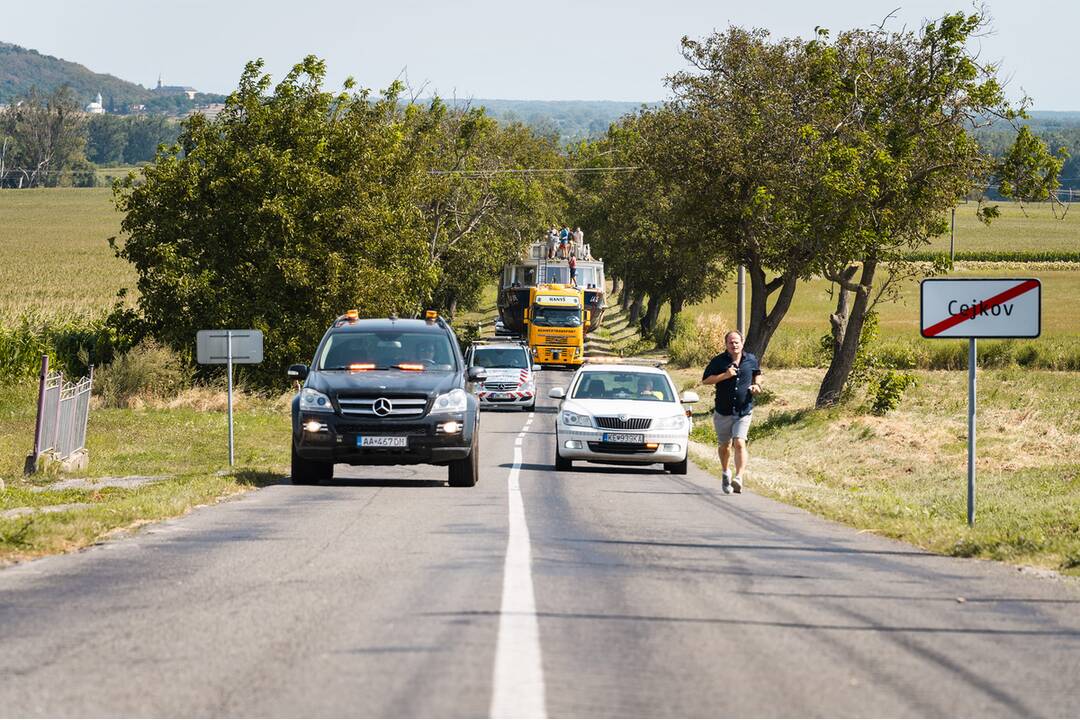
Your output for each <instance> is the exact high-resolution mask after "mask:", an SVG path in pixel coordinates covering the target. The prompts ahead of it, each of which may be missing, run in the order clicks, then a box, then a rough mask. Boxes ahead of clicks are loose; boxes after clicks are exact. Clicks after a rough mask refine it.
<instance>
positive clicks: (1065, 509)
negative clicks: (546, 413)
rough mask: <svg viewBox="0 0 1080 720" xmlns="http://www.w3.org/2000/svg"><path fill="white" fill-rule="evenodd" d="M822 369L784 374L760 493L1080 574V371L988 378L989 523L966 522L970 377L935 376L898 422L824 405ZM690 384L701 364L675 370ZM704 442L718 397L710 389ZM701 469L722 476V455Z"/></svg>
mask: <svg viewBox="0 0 1080 720" xmlns="http://www.w3.org/2000/svg"><path fill="white" fill-rule="evenodd" d="M823 372H824V371H822V370H814V369H808V370H774V371H771V372H768V374H767V375H766V379H767V387H768V388H769V389H770V391H771V393H772V397H771V398H769V400H768V402H767V403H765V404H764V405H762V406H761V407H759V408H758V409H757V410H756V411H755V418H754V428H752V430H751V444H750V448H751V464H750V471H749V473H748V480H749V488H750V490H752V491H754V492H759V493H762V494H764V495H768V496H770V497H774V498H776V499H778V500H781V501H784V502H787V503H790V504H793V505H797V506H800V507H803V508H806V509H808V510H810V511H812V512H816V513H819V514H821V515H823V516H826V517H829V518H831V519H834V520H838V521H841V522H845V523H848V524H850V525H852V526H854V527H857V528H859V529H863V530H868V531H873V532H877V533H880V534H883V535H887V536H890V537H895V538H898V539H902V540H906V541H908V542H911V543H913V544H915V545H919V546H921V547H924V548H926V549H928V550H932V551H935V552H941V553H946V554H954V555H964V556H978V557H986V558H991V559H997V560H1006V561H1010V562H1016V563H1025V564H1031V565H1036V566H1039V567H1044V568H1049V569H1055V570H1059V571H1064V572H1067V573H1072V574H1080V512H1077V510H1076V508H1077V507H1080V460H1078V458H1080V408H1077V407H1076V405H1075V403H1073V402H1071V398H1076V397H1080V373H1061V372H1048V371H1019V370H995V371H986V372H984V371H980V372H979V377H978V383H979V385H978V393H979V411H978V415H977V425H976V431H977V441H978V443H977V460H978V463H977V492H976V497H977V503H976V506H977V511H976V525H975V527H974V528H973V529H969V528H968V527H967V524H966V511H965V505H966V487H967V485H966V473H967V373H966V371H952V372H949V371H936V372H931V371H921V372H918V373H917V374H918V376H919V385H918V386H917V387H916V388H915V389H913V390H911V391H909V393H908V396H907V397H906V398H905V400H904V402H903V404H902V405H901V407H900V409H899V410H897V411H895V412H893V413H890V414H889V415H886V416H884V417H879V416H875V415H872V414H870V413H869V411H868V408H867V407H866V405H865V404H864V403H863V402H862V401H860V400H858V399H856V400H855V401H853V402H852V403H850V404H849V405H846V406H844V407H842V408H839V409H832V410H825V411H821V410H814V409H813V401H814V398H815V396H816V392H817V385H818V383H819V382H820V380H821V377H822V375H823ZM675 375H676V377H678V378H679V380H680V382H681V384H682V385H683V386H684V387H693V386H694V385H695V384H697V383H698V381H699V378H700V370H698V369H686V370H679V371H676V372H675ZM697 389H698V391H699V394H700V395H701V397H702V402H701V403H700V405H699V407H697V408H695V436H696V437H697V438H698V439H700V440H711V435H712V428H711V425H710V422H709V414H710V413H711V410H712V397H713V393H712V391H711V390H710V389H708V388H706V387H705V386H700V387H698V388H697ZM714 447H715V443H714V441H712V444H710V445H709V448H710V452H709V453H708V455H709V457H708V458H706V459H705V460H703V461H701V462H703V464H704V465H705V466H706V467H708V468H709V469H710V470H712V471H714V472H716V473H717V474H719V463H718V462H717V461H716V460H715V459H714V458H715V455H713V452H712V451H711V450H712V448H714Z"/></svg>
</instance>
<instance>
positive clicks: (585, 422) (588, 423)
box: [562, 410, 592, 427]
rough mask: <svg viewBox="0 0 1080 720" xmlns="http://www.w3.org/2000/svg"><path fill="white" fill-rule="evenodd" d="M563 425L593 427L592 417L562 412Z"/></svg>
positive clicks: (566, 411)
mask: <svg viewBox="0 0 1080 720" xmlns="http://www.w3.org/2000/svg"><path fill="white" fill-rule="evenodd" d="M562 421H563V425H581V426H583V427H592V417H591V416H589V415H578V414H577V413H576V412H570V411H569V410H563V411H562Z"/></svg>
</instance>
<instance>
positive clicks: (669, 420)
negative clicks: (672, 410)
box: [653, 413, 686, 430]
mask: <svg viewBox="0 0 1080 720" xmlns="http://www.w3.org/2000/svg"><path fill="white" fill-rule="evenodd" d="M684 427H686V413H680V414H678V415H672V416H671V417H666V418H660V419H659V420H655V421H653V429H655V430H682V429H683V428H684Z"/></svg>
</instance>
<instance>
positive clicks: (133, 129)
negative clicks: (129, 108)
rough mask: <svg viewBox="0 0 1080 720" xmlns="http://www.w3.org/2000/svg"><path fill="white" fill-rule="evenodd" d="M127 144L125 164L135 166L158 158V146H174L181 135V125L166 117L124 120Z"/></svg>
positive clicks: (151, 116) (145, 116) (125, 146)
mask: <svg viewBox="0 0 1080 720" xmlns="http://www.w3.org/2000/svg"><path fill="white" fill-rule="evenodd" d="M124 122H125V123H126V127H127V142H126V143H125V145H124V162H126V163H128V164H130V165H134V164H135V163H140V162H149V161H151V160H153V159H154V158H155V157H156V156H157V151H158V146H160V145H172V144H173V143H175V142H176V140H177V137H178V136H179V133H180V124H179V123H178V122H176V121H175V120H172V119H170V118H167V117H165V116H164V115H135V116H132V117H127V118H124Z"/></svg>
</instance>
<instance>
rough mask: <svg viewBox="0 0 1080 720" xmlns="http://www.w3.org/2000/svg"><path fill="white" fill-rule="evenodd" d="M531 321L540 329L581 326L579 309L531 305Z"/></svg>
mask: <svg viewBox="0 0 1080 720" xmlns="http://www.w3.org/2000/svg"><path fill="white" fill-rule="evenodd" d="M532 321H533V323H534V324H536V325H539V326H540V327H578V326H579V325H581V308H564V307H545V306H543V305H533V317H532Z"/></svg>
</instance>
